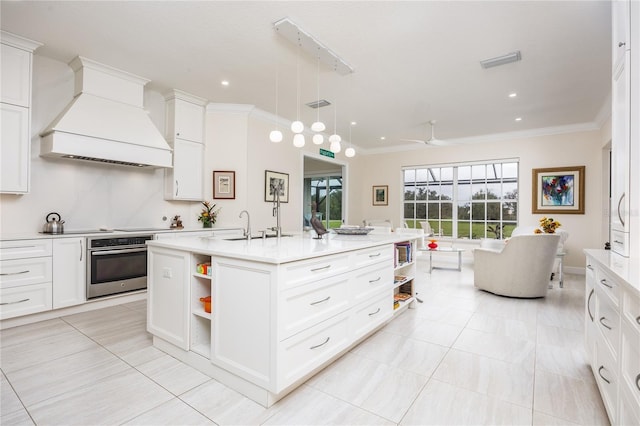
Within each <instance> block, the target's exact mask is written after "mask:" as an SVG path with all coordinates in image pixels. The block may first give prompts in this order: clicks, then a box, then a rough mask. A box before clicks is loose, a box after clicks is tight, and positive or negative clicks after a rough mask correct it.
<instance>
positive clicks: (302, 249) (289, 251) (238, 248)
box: [147, 232, 419, 264]
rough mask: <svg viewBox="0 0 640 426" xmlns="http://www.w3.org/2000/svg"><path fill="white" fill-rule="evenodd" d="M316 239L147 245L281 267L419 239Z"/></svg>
mask: <svg viewBox="0 0 640 426" xmlns="http://www.w3.org/2000/svg"><path fill="white" fill-rule="evenodd" d="M312 235H313V234H312V233H305V234H302V235H294V236H291V237H281V238H279V239H278V238H267V239H264V240H263V239H261V238H256V239H253V240H251V241H246V240H241V241H228V240H224V239H222V238H219V237H218V238H210V237H188V236H184V237H178V238H174V239H170V240H154V241H147V245H149V246H151V247H164V248H170V249H176V250H180V251H188V252H192V253H200V254H205V255H210V256H222V257H232V258H238V259H243V260H252V261H256V262H263V263H276V264H279V263H287V262H293V261H296V260H303V259H310V258H313V257H318V256H326V255H330V254H336V253H343V252H347V251H352V250H359V249H364V248H368V247H375V246H379V245H383V244H392V243H396V242H400V241H407V240H408V239H412V238H419V236H418V235H417V234H413V233H403V232H393V233H389V234H369V235H337V234H334V233H329V234H326V235H324V237H323V239H321V240H317V239H314V238H312Z"/></svg>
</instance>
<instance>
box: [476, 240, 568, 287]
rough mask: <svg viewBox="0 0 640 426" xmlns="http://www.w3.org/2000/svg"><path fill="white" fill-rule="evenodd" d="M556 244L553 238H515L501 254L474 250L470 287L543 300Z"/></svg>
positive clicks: (479, 249)
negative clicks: (471, 285) (472, 285)
mask: <svg viewBox="0 0 640 426" xmlns="http://www.w3.org/2000/svg"><path fill="white" fill-rule="evenodd" d="M559 242H560V235H557V234H529V235H516V236H515V237H511V238H510V239H509V241H508V242H507V244H505V245H504V248H503V249H502V250H501V251H498V250H490V249H483V248H478V249H475V250H474V252H473V257H474V266H473V284H474V285H475V286H476V287H477V288H479V289H481V290H486V291H488V292H490V293H494V294H499V295H502V296H509V297H525V298H528V297H544V296H546V294H547V290H548V288H549V276H551V271H552V269H553V262H554V260H555V258H556V252H557V250H558V243H559Z"/></svg>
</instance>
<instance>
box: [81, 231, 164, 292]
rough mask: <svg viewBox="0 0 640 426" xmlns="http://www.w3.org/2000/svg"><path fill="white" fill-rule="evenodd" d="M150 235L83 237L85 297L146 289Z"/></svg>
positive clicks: (151, 236) (151, 237) (151, 238)
mask: <svg viewBox="0 0 640 426" xmlns="http://www.w3.org/2000/svg"><path fill="white" fill-rule="evenodd" d="M148 240H153V235H146V234H145V235H127V236H121V237H115V236H114V237H108V238H105V237H91V238H88V239H87V299H93V298H96V297H102V296H108V295H113V294H118V293H125V292H128V291H134V290H142V289H145V288H147V246H146V244H145V242H146V241H148Z"/></svg>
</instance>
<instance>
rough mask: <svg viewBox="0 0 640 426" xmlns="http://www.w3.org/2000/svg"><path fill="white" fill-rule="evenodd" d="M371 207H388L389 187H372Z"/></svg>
mask: <svg viewBox="0 0 640 426" xmlns="http://www.w3.org/2000/svg"><path fill="white" fill-rule="evenodd" d="M373 205H374V206H388V205H389V185H374V186H373Z"/></svg>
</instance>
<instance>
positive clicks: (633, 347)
mask: <svg viewBox="0 0 640 426" xmlns="http://www.w3.org/2000/svg"><path fill="white" fill-rule="evenodd" d="M620 352H621V354H620V363H621V366H622V367H621V369H620V371H621V375H622V380H621V381H622V382H624V383H625V385H626V387H627V388H628V389H629V390H630V391H631V395H633V398H634V399H635V404H636V406H638V407H640V331H638V330H635V329H634V328H632V327H631V326H630V325H628V324H624V325H623V327H622V347H621V350H620ZM639 411H640V410H639Z"/></svg>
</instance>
